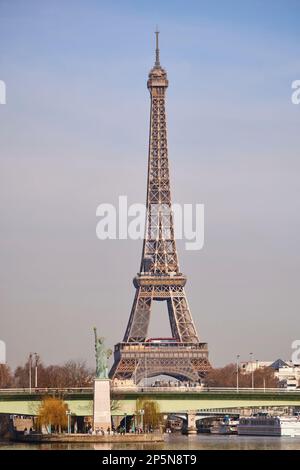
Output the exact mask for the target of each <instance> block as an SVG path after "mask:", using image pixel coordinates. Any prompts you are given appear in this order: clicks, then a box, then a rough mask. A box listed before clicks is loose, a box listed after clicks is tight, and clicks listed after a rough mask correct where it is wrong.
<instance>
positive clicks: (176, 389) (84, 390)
mask: <svg viewBox="0 0 300 470" xmlns="http://www.w3.org/2000/svg"><path fill="white" fill-rule="evenodd" d="M111 390H112V391H113V392H114V393H124V392H127V393H129V392H131V393H141V392H142V393H153V394H155V393H159V392H167V393H174V394H176V393H195V392H196V393H199V394H201V393H209V392H212V393H216V394H218V393H220V394H226V393H230V394H232V393H237V394H245V393H247V394H249V393H251V394H252V393H253V394H261V393H276V394H282V395H284V394H290V393H297V394H300V388H298V389H295V390H291V389H286V388H242V387H240V388H239V389H237V388H236V387H201V386H189V387H187V386H183V385H182V386H169V387H149V386H146V387H142V386H120V385H119V386H112V388H111ZM91 393H93V387H68V388H40V387H39V388H31V389H29V388H2V389H0V395H1V394H3V395H4V394H6V395H7V394H11V395H18V394H21V395H22V394H24V395H25V394H32V395H35V394H36V395H51V394H52V395H57V394H62V395H63V394H69V395H72V394H82V395H85V394H89V395H90V394H91Z"/></svg>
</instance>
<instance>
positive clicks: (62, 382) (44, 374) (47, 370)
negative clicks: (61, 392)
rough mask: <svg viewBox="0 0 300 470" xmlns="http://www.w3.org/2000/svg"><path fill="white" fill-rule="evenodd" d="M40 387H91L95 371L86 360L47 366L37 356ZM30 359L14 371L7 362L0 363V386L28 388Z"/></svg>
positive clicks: (32, 378) (33, 375) (33, 379)
mask: <svg viewBox="0 0 300 470" xmlns="http://www.w3.org/2000/svg"><path fill="white" fill-rule="evenodd" d="M36 366H37V385H38V388H71V387H89V386H91V385H92V383H93V378H94V371H93V369H90V368H89V367H87V365H86V363H85V362H84V361H73V360H70V361H67V362H65V363H64V364H62V365H49V366H46V365H44V363H43V362H42V361H41V359H40V358H39V357H38V358H37V363H36ZM29 368H30V361H29V360H28V361H27V362H26V363H25V364H24V365H22V366H18V367H17V368H16V369H15V370H14V371H12V370H11V368H10V367H9V366H8V365H7V364H0V388H28V387H29ZM31 370H32V373H31V386H32V387H34V385H35V361H34V364H33V366H32V369H31Z"/></svg>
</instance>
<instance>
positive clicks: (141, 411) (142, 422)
mask: <svg viewBox="0 0 300 470" xmlns="http://www.w3.org/2000/svg"><path fill="white" fill-rule="evenodd" d="M144 413H145V410H140V414H141V427H142V431H143V432H144Z"/></svg>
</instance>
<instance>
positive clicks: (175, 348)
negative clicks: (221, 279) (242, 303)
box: [110, 32, 210, 383]
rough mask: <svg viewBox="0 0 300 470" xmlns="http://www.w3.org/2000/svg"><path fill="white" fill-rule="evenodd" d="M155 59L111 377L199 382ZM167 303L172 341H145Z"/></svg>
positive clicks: (199, 360) (200, 360)
mask: <svg viewBox="0 0 300 470" xmlns="http://www.w3.org/2000/svg"><path fill="white" fill-rule="evenodd" d="M158 34H159V33H158V32H156V60H155V65H154V67H153V68H152V69H151V71H150V73H149V78H148V82H147V86H148V89H149V91H150V97H151V113H150V136H149V156H148V180H147V201H146V204H147V212H146V231H145V237H144V243H143V250H142V259H141V266H140V271H139V273H138V274H137V276H136V277H135V278H134V280H133V283H134V287H135V289H136V292H135V298H134V301H133V306H132V310H131V314H130V317H129V321H128V325H127V328H126V331H125V335H124V338H123V341H122V342H121V343H118V344H116V346H115V351H114V364H113V366H112V369H111V371H110V377H111V378H112V379H120V380H121V379H133V380H134V381H135V382H136V383H138V382H139V381H140V380H141V379H143V378H145V377H153V376H157V375H162V374H164V375H170V376H172V377H175V378H177V379H179V380H184V379H187V380H192V381H197V380H199V378H200V377H202V376H203V375H204V374H205V372H206V371H207V370H209V368H210V364H209V360H208V347H207V344H206V343H202V342H200V341H199V337H198V334H197V331H196V327H195V324H194V322H193V318H192V315H191V312H190V308H189V304H188V301H187V297H186V293H185V289H184V286H185V284H186V276H185V275H183V274H182V273H181V272H180V269H179V264H178V255H177V250H176V242H175V236H174V224H173V214H172V210H171V204H172V202H171V193H170V179H169V162H168V145H167V124H166V110H165V95H166V89H167V87H168V79H167V73H166V71H165V70H164V69H163V68H162V67H161V65H160V58H159V47H158ZM155 301H162V302H165V303H166V304H167V309H166V310H167V312H168V315H169V321H170V326H171V333H172V338H169V339H166V340H163V339H157V340H152V341H151V340H149V339H148V340H147V333H148V326H149V321H150V317H151V307H152V304H153V302H155Z"/></svg>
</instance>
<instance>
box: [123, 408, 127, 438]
mask: <svg viewBox="0 0 300 470" xmlns="http://www.w3.org/2000/svg"><path fill="white" fill-rule="evenodd" d="M124 417H125V434H126V427H127V426H126V425H127V423H126V418H127V413H124Z"/></svg>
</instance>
